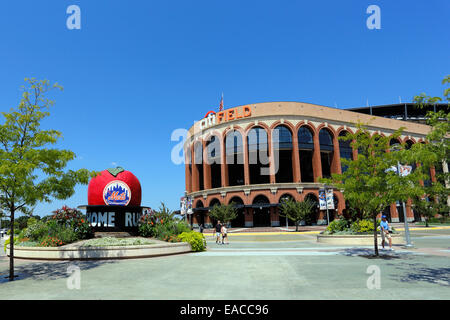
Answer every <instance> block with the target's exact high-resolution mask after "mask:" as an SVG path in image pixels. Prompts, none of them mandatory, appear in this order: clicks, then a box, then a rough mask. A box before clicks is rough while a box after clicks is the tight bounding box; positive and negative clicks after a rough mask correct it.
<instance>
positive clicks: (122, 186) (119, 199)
mask: <svg viewBox="0 0 450 320" xmlns="http://www.w3.org/2000/svg"><path fill="white" fill-rule="evenodd" d="M130 199H131V190H130V187H129V186H128V185H127V184H126V183H125V182H123V181H119V180H114V181H111V182H110V183H108V184H107V185H106V186H105V188H104V189H103V200H104V201H105V203H106V204H107V205H116V206H126V205H127V204H128V203H129V202H130Z"/></svg>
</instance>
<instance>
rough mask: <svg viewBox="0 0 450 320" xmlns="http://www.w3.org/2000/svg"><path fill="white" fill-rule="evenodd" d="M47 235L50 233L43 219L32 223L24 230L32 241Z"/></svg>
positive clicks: (25, 235) (25, 234)
mask: <svg viewBox="0 0 450 320" xmlns="http://www.w3.org/2000/svg"><path fill="white" fill-rule="evenodd" d="M46 235H48V226H47V224H45V223H43V222H41V221H37V222H36V223H34V224H32V225H31V226H29V227H28V228H26V229H25V232H24V237H26V238H29V239H31V241H40V240H41V239H42V238H43V237H44V236H46Z"/></svg>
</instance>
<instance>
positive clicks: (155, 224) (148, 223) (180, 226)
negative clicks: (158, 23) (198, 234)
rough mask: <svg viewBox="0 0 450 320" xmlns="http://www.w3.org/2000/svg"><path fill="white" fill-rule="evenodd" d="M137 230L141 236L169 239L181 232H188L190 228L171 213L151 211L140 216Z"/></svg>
mask: <svg viewBox="0 0 450 320" xmlns="http://www.w3.org/2000/svg"><path fill="white" fill-rule="evenodd" d="M138 230H139V235H140V236H142V237H154V238H157V239H160V240H164V241H169V240H168V239H172V240H173V239H175V238H176V236H177V235H179V234H181V233H183V232H190V231H191V228H190V226H189V225H188V224H187V223H186V222H185V221H179V220H177V219H175V218H173V215H169V214H167V213H164V214H162V213H159V212H151V213H148V214H145V215H143V216H142V217H141V219H140V220H139V227H138Z"/></svg>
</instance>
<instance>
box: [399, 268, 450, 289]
mask: <svg viewBox="0 0 450 320" xmlns="http://www.w3.org/2000/svg"><path fill="white" fill-rule="evenodd" d="M397 269H398V270H399V271H400V274H399V275H396V276H393V277H392V279H394V280H397V281H400V282H408V283H411V282H427V283H431V284H439V285H441V286H446V287H450V267H442V268H430V267H425V266H423V265H418V264H415V265H414V264H405V265H401V266H397Z"/></svg>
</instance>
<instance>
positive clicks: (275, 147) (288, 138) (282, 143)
mask: <svg viewBox="0 0 450 320" xmlns="http://www.w3.org/2000/svg"><path fill="white" fill-rule="evenodd" d="M272 151H273V153H274V160H275V181H276V182H277V183H280V182H293V181H294V178H293V172H292V169H293V168H292V133H291V131H290V130H289V129H288V128H287V127H286V126H283V125H279V126H277V127H276V128H275V129H273V131H272Z"/></svg>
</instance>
